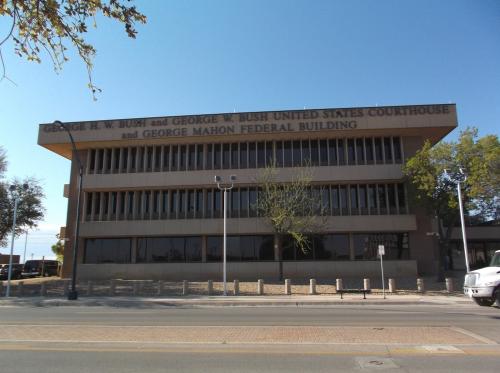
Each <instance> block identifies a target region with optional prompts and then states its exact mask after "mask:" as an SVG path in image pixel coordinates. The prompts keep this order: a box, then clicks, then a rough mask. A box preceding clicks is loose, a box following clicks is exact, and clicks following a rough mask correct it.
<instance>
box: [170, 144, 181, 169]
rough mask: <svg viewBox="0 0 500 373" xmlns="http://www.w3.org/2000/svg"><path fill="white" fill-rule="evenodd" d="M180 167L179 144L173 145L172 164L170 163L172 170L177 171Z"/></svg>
mask: <svg viewBox="0 0 500 373" xmlns="http://www.w3.org/2000/svg"><path fill="white" fill-rule="evenodd" d="M178 169H179V146H178V145H173V146H172V164H171V165H170V170H171V171H177V170H178Z"/></svg>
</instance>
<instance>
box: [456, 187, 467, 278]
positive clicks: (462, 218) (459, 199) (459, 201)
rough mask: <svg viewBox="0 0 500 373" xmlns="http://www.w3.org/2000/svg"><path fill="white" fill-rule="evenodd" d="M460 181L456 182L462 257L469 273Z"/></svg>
mask: <svg viewBox="0 0 500 373" xmlns="http://www.w3.org/2000/svg"><path fill="white" fill-rule="evenodd" d="M460 189H461V188H460V181H458V182H457V191H458V206H459V207H460V222H461V223H462V238H463V240H464V255H465V268H466V269H467V272H469V271H470V268H469V251H468V250H467V237H466V235H465V222H464V209H463V207H462V192H461V190H460Z"/></svg>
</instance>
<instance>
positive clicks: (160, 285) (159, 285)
mask: <svg viewBox="0 0 500 373" xmlns="http://www.w3.org/2000/svg"><path fill="white" fill-rule="evenodd" d="M161 293H163V281H162V280H160V281H158V291H157V293H156V294H157V295H161Z"/></svg>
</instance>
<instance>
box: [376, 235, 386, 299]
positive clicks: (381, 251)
mask: <svg viewBox="0 0 500 373" xmlns="http://www.w3.org/2000/svg"><path fill="white" fill-rule="evenodd" d="M384 255H385V247H384V245H378V256H379V257H380V270H381V271H382V294H384V299H385V283H384V260H383V259H382V257H383V256H384Z"/></svg>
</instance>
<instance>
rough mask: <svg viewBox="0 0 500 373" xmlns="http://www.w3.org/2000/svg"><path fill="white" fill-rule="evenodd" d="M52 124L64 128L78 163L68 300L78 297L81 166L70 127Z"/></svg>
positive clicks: (58, 123)
mask: <svg viewBox="0 0 500 373" xmlns="http://www.w3.org/2000/svg"><path fill="white" fill-rule="evenodd" d="M54 124H55V125H57V126H59V127H61V128H62V129H64V130H65V131H66V132H67V133H68V136H69V139H70V141H71V146H72V148H73V153H74V154H75V158H76V162H77V163H78V192H77V193H78V197H77V200H76V215H75V232H74V235H73V270H72V273H71V289H70V291H69V292H68V300H76V299H78V292H77V290H76V269H77V263H78V261H77V257H78V237H79V234H80V199H81V195H82V180H83V166H82V162H81V161H80V157H79V156H78V151H77V150H76V145H75V141H74V140H73V135H72V134H71V131H70V129H69V128H68V126H66V125H65V124H64V123H62V122H61V121H59V120H56V121H54Z"/></svg>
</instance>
